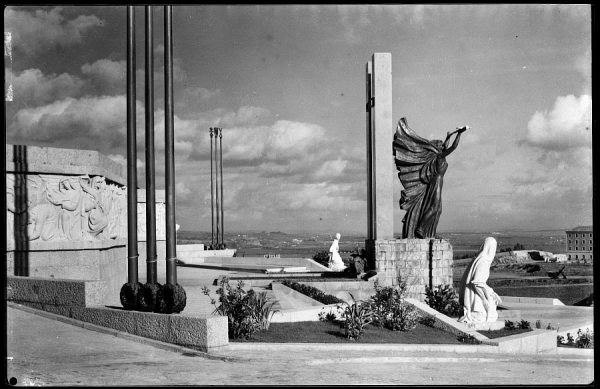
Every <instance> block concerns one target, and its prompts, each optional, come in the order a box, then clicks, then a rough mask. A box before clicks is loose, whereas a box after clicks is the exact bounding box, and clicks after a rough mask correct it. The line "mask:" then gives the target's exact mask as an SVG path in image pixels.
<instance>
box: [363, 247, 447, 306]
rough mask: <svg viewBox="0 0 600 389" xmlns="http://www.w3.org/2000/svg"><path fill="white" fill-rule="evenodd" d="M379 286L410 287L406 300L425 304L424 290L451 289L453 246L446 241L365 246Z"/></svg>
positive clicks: (370, 266)
mask: <svg viewBox="0 0 600 389" xmlns="http://www.w3.org/2000/svg"><path fill="white" fill-rule="evenodd" d="M365 245H366V249H367V255H368V257H369V258H368V260H369V268H370V269H375V271H377V277H378V280H379V284H380V285H382V286H395V285H397V284H398V277H400V278H401V279H402V281H406V284H407V291H408V295H407V297H410V298H414V299H418V300H420V301H424V300H425V287H426V286H429V287H436V286H438V285H442V284H449V285H452V281H453V277H452V264H453V261H452V245H450V242H448V241H447V240H444V239H377V240H367V241H366V242H365Z"/></svg>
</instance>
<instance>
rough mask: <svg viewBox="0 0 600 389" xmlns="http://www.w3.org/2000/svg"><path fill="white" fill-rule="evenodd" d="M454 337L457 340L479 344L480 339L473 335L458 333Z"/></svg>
mask: <svg viewBox="0 0 600 389" xmlns="http://www.w3.org/2000/svg"><path fill="white" fill-rule="evenodd" d="M456 339H458V341H459V342H463V343H468V344H481V341H480V340H477V339H476V338H475V337H474V336H473V335H471V334H468V335H459V336H458V337H457V338H456Z"/></svg>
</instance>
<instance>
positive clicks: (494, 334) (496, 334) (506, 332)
mask: <svg viewBox="0 0 600 389" xmlns="http://www.w3.org/2000/svg"><path fill="white" fill-rule="evenodd" d="M530 331H533V329H531V328H517V329H507V328H503V329H501V330H495V331H477V332H479V333H480V334H481V335H484V336H486V337H487V338H488V339H496V338H502V337H504V336H511V335H518V334H522V333H524V332H530Z"/></svg>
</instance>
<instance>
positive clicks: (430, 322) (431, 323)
mask: <svg viewBox="0 0 600 389" xmlns="http://www.w3.org/2000/svg"><path fill="white" fill-rule="evenodd" d="M420 323H421V324H423V325H425V326H427V327H431V328H433V327H435V316H427V317H424V318H422V319H421V320H420Z"/></svg>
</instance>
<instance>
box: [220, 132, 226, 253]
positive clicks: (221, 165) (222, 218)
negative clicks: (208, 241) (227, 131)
mask: <svg viewBox="0 0 600 389" xmlns="http://www.w3.org/2000/svg"><path fill="white" fill-rule="evenodd" d="M219 154H220V158H221V160H220V162H219V166H220V170H221V244H222V245H224V244H225V237H224V234H225V218H224V214H223V205H224V204H223V129H222V128H220V129H219Z"/></svg>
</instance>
